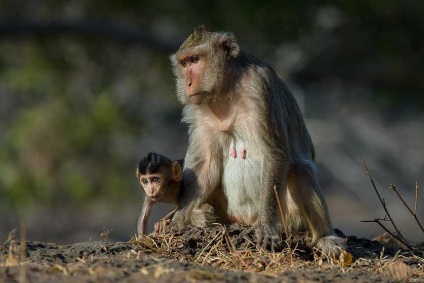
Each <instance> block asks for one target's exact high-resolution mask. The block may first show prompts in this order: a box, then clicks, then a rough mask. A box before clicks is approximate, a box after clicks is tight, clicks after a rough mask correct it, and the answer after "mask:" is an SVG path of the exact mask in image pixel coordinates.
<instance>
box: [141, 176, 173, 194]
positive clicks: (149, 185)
mask: <svg viewBox="0 0 424 283" xmlns="http://www.w3.org/2000/svg"><path fill="white" fill-rule="evenodd" d="M168 175H169V174H168ZM168 179H169V177H167V176H165V174H163V173H160V172H158V173H155V174H146V175H140V177H139V181H140V184H141V186H142V187H143V189H144V192H145V193H146V195H147V196H148V197H149V198H151V199H152V200H153V201H160V200H161V199H162V198H163V196H164V195H165V194H166V190H167V186H168Z"/></svg>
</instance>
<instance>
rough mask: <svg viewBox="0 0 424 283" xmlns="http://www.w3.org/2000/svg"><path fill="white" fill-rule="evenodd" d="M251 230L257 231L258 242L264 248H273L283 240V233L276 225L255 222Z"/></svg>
mask: <svg viewBox="0 0 424 283" xmlns="http://www.w3.org/2000/svg"><path fill="white" fill-rule="evenodd" d="M251 231H253V232H254V233H255V238H256V243H257V244H258V245H261V246H262V247H263V248H267V247H270V248H271V249H272V250H273V249H274V247H276V246H277V244H278V242H279V241H281V234H280V232H279V230H278V228H277V227H276V226H275V225H262V224H259V223H258V224H255V225H254V226H253V227H252V228H251Z"/></svg>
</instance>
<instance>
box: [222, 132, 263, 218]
mask: <svg viewBox="0 0 424 283" xmlns="http://www.w3.org/2000/svg"><path fill="white" fill-rule="evenodd" d="M253 148H254V146H252V145H250V144H249V141H247V140H243V139H242V137H240V136H234V137H233V139H232V142H231V144H230V146H229V148H228V151H227V152H224V156H226V157H224V172H223V176H222V186H223V189H224V192H225V195H226V196H227V200H228V214H229V215H230V216H231V217H234V218H236V219H237V220H238V221H241V222H243V223H246V224H254V222H255V221H256V219H257V217H258V212H259V196H260V186H261V172H260V169H259V168H261V166H260V165H261V164H260V162H261V156H260V153H258V152H254V151H252V150H251V149H253Z"/></svg>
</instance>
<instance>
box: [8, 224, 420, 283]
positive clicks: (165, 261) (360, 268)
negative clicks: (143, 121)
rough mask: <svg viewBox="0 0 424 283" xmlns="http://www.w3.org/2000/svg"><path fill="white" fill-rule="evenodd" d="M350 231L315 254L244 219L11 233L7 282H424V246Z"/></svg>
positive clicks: (296, 240) (302, 242)
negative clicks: (113, 232) (142, 230)
mask: <svg viewBox="0 0 424 283" xmlns="http://www.w3.org/2000/svg"><path fill="white" fill-rule="evenodd" d="M338 232H339V233H340V234H341V235H342V233H341V232H340V231H338ZM343 236H344V235H343ZM344 237H345V238H346V243H347V245H348V249H347V252H345V253H342V256H341V257H339V258H335V257H333V256H326V255H318V254H316V253H314V252H313V251H312V250H311V249H310V248H309V247H308V246H307V245H306V244H305V242H307V238H305V237H302V236H297V237H295V238H291V239H289V240H287V241H285V242H281V243H280V245H279V246H278V247H277V248H276V249H275V250H274V252H272V251H269V250H265V249H262V248H260V247H257V246H256V245H254V244H253V239H252V235H251V233H249V231H248V227H245V226H242V225H238V224H233V225H230V226H228V227H223V226H221V225H217V226H214V227H210V228H207V229H199V228H195V227H191V226H188V227H185V228H184V229H182V230H178V229H175V228H168V229H167V233H165V234H162V235H156V236H155V235H149V236H144V237H141V238H134V239H132V240H131V241H129V242H116V243H111V242H105V241H93V242H82V243H75V244H73V245H57V244H53V243H44V242H30V241H23V242H20V241H18V240H16V239H13V238H10V239H8V240H7V241H6V242H5V243H4V244H2V245H0V282H21V283H22V282H208V281H209V282H383V283H384V282H424V250H423V249H422V248H421V249H416V250H413V251H400V250H399V247H398V246H397V245H396V244H395V243H394V242H393V241H389V242H388V243H381V242H376V241H370V240H367V239H358V238H356V237H355V236H350V237H346V236H344Z"/></svg>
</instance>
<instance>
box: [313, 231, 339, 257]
mask: <svg viewBox="0 0 424 283" xmlns="http://www.w3.org/2000/svg"><path fill="white" fill-rule="evenodd" d="M315 248H316V249H317V250H318V251H319V252H321V253H322V254H323V255H326V256H328V257H334V256H335V257H337V258H338V257H339V256H340V254H341V253H342V251H343V250H345V249H346V244H345V242H344V240H343V239H342V238H340V237H338V236H335V235H329V236H325V237H322V238H319V239H318V240H317V241H316V243H315Z"/></svg>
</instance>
